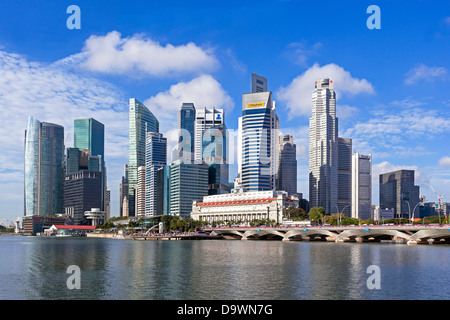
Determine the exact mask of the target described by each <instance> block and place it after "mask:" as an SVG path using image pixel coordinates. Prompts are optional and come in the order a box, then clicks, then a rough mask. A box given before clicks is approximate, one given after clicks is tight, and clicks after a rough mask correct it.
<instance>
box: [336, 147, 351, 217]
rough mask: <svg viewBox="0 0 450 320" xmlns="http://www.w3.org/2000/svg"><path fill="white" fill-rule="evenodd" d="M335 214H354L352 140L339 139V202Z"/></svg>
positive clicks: (348, 215)
mask: <svg viewBox="0 0 450 320" xmlns="http://www.w3.org/2000/svg"><path fill="white" fill-rule="evenodd" d="M337 206H338V207H337V208H332V210H333V212H339V213H341V212H342V213H344V214H345V215H346V216H347V217H350V216H351V212H352V139H347V138H338V200H337Z"/></svg>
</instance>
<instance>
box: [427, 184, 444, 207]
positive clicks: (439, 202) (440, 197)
mask: <svg viewBox="0 0 450 320" xmlns="http://www.w3.org/2000/svg"><path fill="white" fill-rule="evenodd" d="M427 185H428V186H429V187H430V189H431V190H433V192H434V194H435V195H436V197H437V198H438V208H440V207H441V200H442V199H444V196H443V194H442V193H441V195H439V194H438V193H437V192H436V190H434V188H433V186H432V185H431V184H429V183H427Z"/></svg>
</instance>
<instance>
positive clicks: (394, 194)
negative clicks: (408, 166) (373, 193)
mask: <svg viewBox="0 0 450 320" xmlns="http://www.w3.org/2000/svg"><path fill="white" fill-rule="evenodd" d="M418 202H419V186H416V185H414V170H398V171H393V172H388V173H383V174H380V208H382V209H385V208H387V209H391V208H393V209H394V216H395V217H396V218H408V216H409V214H410V210H411V215H412V210H414V207H415V206H416V205H417V203H418Z"/></svg>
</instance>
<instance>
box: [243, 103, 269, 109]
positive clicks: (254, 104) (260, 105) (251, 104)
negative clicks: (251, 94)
mask: <svg viewBox="0 0 450 320" xmlns="http://www.w3.org/2000/svg"><path fill="white" fill-rule="evenodd" d="M264 106H265V104H264V102H258V103H249V104H247V108H254V107H264Z"/></svg>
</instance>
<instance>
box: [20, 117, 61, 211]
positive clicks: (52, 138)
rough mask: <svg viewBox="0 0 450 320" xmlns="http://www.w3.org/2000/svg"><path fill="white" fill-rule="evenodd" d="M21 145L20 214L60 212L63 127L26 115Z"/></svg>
mask: <svg viewBox="0 0 450 320" xmlns="http://www.w3.org/2000/svg"><path fill="white" fill-rule="evenodd" d="M24 147H25V159H24V215H25V216H29V215H46V216H49V215H55V214H58V213H63V181H64V127H62V126H60V125H57V124H53V123H48V122H40V121H39V120H37V119H35V118H34V117H33V116H29V118H28V125H27V130H26V131H25V145H24Z"/></svg>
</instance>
